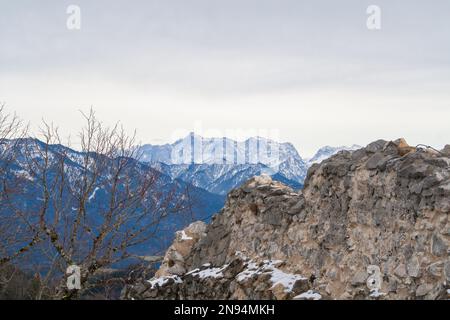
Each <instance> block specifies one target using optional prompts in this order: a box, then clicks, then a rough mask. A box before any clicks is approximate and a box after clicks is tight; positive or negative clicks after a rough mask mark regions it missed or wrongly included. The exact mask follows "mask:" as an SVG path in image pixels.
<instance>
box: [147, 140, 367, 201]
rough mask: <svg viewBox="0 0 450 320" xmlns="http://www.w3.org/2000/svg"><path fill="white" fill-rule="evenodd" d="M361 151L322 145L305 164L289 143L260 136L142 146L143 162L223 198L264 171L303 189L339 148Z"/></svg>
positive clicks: (179, 141)
mask: <svg viewBox="0 0 450 320" xmlns="http://www.w3.org/2000/svg"><path fill="white" fill-rule="evenodd" d="M359 148H360V147H359V146H357V145H353V146H351V147H329V146H327V147H323V148H321V149H320V150H319V151H318V152H317V153H316V155H315V156H314V157H312V158H311V159H309V161H305V160H304V159H302V157H301V156H300V155H299V153H298V152H297V150H296V149H295V147H294V146H293V145H292V144H291V143H279V142H276V141H273V140H270V139H266V138H262V137H254V138H249V139H247V140H245V141H235V140H232V139H229V138H225V137H224V138H203V137H201V136H199V135H195V134H194V133H191V134H189V135H188V136H186V137H185V138H183V139H180V140H177V141H176V142H174V143H173V144H164V145H160V146H158V145H149V144H148V145H144V146H142V147H141V149H140V153H141V161H143V162H147V163H151V164H152V166H154V167H155V168H157V169H158V170H160V171H162V172H164V173H166V174H168V175H169V176H171V177H172V179H176V178H178V179H181V180H183V181H186V182H188V183H191V184H193V185H194V186H196V187H199V188H203V189H205V190H207V191H209V192H212V193H216V194H221V195H225V194H226V193H228V192H229V191H230V190H231V189H233V188H236V187H239V186H240V185H241V184H242V183H243V182H244V181H246V180H248V179H250V178H251V177H253V176H255V175H260V174H262V173H265V174H268V175H270V176H271V177H272V178H273V179H274V180H276V181H280V182H283V183H285V184H287V185H289V186H291V187H292V188H294V189H299V188H301V187H302V184H303V181H304V179H305V177H306V173H307V171H308V168H309V167H310V166H311V165H312V164H313V163H317V162H321V161H323V160H325V159H327V158H328V157H330V156H332V155H334V154H336V153H337V152H339V151H341V150H356V149H359Z"/></svg>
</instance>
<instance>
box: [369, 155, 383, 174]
mask: <svg viewBox="0 0 450 320" xmlns="http://www.w3.org/2000/svg"><path fill="white" fill-rule="evenodd" d="M383 160H384V155H383V154H382V153H380V152H377V153H375V154H374V155H372V156H371V157H370V158H369V160H367V162H366V168H367V169H369V170H374V169H376V168H377V167H378V165H379V164H380V162H382V161H383Z"/></svg>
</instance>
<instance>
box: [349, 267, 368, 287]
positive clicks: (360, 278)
mask: <svg viewBox="0 0 450 320" xmlns="http://www.w3.org/2000/svg"><path fill="white" fill-rule="evenodd" d="M367 277H368V275H367V272H366V271H358V272H356V273H355V275H354V276H353V278H352V286H354V287H357V286H360V285H365V284H366V280H367Z"/></svg>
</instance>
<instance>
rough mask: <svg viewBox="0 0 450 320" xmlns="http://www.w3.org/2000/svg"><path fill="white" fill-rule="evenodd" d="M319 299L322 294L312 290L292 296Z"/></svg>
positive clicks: (302, 298) (298, 298)
mask: <svg viewBox="0 0 450 320" xmlns="http://www.w3.org/2000/svg"><path fill="white" fill-rule="evenodd" d="M304 299H305V300H320V299H322V296H321V295H320V294H319V293H316V292H314V291H312V290H308V291H306V292H303V293H302V294H299V295H298V296H295V297H294V300H304Z"/></svg>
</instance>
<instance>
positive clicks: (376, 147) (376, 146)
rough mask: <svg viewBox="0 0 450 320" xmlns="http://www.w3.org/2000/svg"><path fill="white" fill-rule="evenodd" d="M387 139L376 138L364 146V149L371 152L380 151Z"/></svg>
mask: <svg viewBox="0 0 450 320" xmlns="http://www.w3.org/2000/svg"><path fill="white" fill-rule="evenodd" d="M386 143H387V141H386V140H382V139H380V140H377V141H374V142H372V143H369V144H368V145H367V147H366V151H367V152H371V153H375V152H377V151H381V150H383V148H384V146H385V145H386Z"/></svg>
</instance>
